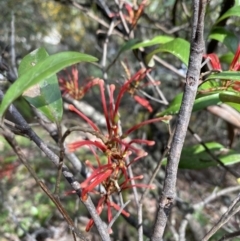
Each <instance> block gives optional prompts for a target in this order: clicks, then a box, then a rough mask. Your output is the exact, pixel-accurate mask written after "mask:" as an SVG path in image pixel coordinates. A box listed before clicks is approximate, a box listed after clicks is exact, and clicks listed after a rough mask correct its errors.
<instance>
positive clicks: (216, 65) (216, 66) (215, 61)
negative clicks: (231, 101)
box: [203, 45, 240, 91]
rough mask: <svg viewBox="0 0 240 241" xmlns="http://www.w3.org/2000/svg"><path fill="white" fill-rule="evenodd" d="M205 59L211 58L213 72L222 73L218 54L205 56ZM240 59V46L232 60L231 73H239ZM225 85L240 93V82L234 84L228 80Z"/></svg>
mask: <svg viewBox="0 0 240 241" xmlns="http://www.w3.org/2000/svg"><path fill="white" fill-rule="evenodd" d="M203 57H204V58H209V60H210V64H211V66H212V69H213V70H218V71H222V67H221V64H220V60H219V58H218V56H217V55H216V54H214V53H212V54H205V55H203ZM239 58H240V45H239V46H238V48H237V51H236V53H235V55H234V58H233V60H232V63H231V64H230V67H229V70H230V71H239V70H240V61H239ZM225 85H226V87H227V88H228V87H232V88H233V89H234V90H236V91H240V81H234V82H233V83H232V82H230V81H229V80H228V81H227V82H226V84H225Z"/></svg>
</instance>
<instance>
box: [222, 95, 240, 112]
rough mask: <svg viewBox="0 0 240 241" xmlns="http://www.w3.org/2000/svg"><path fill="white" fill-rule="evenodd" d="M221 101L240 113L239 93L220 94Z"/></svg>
mask: <svg viewBox="0 0 240 241" xmlns="http://www.w3.org/2000/svg"><path fill="white" fill-rule="evenodd" d="M219 99H220V100H221V101H222V102H223V103H225V104H227V105H229V106H231V107H233V108H234V109H236V110H237V111H239V112H240V93H239V92H238V93H236V92H230V93H228V92H223V93H220V94H219Z"/></svg>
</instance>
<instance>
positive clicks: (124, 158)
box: [68, 70, 170, 231]
mask: <svg viewBox="0 0 240 241" xmlns="http://www.w3.org/2000/svg"><path fill="white" fill-rule="evenodd" d="M145 74H146V70H141V71H139V72H137V73H136V74H135V75H134V76H133V77H132V78H130V79H129V80H128V81H126V82H125V83H124V84H123V86H122V87H121V88H120V90H119V93H118V94H117V96H116V101H115V98H114V92H115V85H110V86H109V91H108V93H109V100H108V104H107V100H106V96H105V90H104V81H103V80H101V79H95V80H93V82H94V83H97V84H98V86H99V89H100V95H101V102H102V108H103V113H104V116H105V120H106V126H107V134H106V133H104V132H102V131H101V130H100V129H99V128H98V127H97V126H96V125H95V124H94V123H93V122H92V121H91V120H90V119H89V118H88V117H87V116H85V115H84V114H83V113H82V112H80V111H79V110H77V109H76V108H75V107H74V106H73V105H69V109H70V110H71V111H74V112H75V113H77V114H78V115H79V116H80V118H82V119H83V120H84V121H86V122H87V123H88V124H89V126H90V127H91V129H92V130H88V132H90V133H91V134H93V135H95V136H96V137H98V140H95V141H92V140H79V141H76V142H74V143H71V144H69V145H68V149H69V151H75V150H76V149H77V148H80V147H82V146H88V147H89V148H90V150H91V151H92V153H93V155H94V156H95V158H96V160H97V163H98V166H97V167H93V165H92V164H91V163H90V161H87V162H86V164H87V166H88V167H89V168H90V169H91V171H92V172H91V175H90V176H89V177H88V178H87V179H86V180H85V181H83V182H82V183H81V184H80V186H81V188H82V193H81V199H82V200H83V201H84V200H86V199H87V197H88V194H89V193H91V192H94V193H96V191H95V189H96V187H97V186H98V185H102V186H103V187H104V189H105V192H104V193H100V195H101V198H100V199H99V202H98V205H97V212H98V214H100V213H101V212H102V210H103V208H104V206H105V205H106V207H107V210H108V221H109V222H110V221H111V220H112V212H111V209H112V208H114V209H115V210H117V211H119V210H121V207H120V206H119V205H117V204H116V203H114V202H112V201H111V199H110V197H111V195H112V194H114V193H119V192H121V191H123V190H125V189H129V188H132V187H133V186H136V187H144V188H153V186H148V185H144V184H134V185H133V184H132V182H131V181H132V180H133V179H134V180H136V179H142V178H143V176H142V175H140V176H136V177H133V178H130V177H129V174H128V167H129V166H130V165H132V164H133V163H135V162H136V161H138V160H139V159H140V158H142V157H144V156H146V155H147V153H146V152H144V151H143V150H142V149H139V147H137V145H142V144H144V145H149V146H151V145H154V141H150V140H143V139H132V140H130V141H126V137H128V136H129V135H130V134H131V133H132V132H133V131H135V130H136V129H138V128H140V127H142V126H143V125H147V124H150V123H153V122H158V121H161V120H166V121H167V120H169V119H170V117H168V116H165V117H160V118H155V119H150V120H147V121H143V122H141V123H139V124H137V125H134V126H133V127H131V128H129V129H128V130H126V131H125V132H124V133H122V131H121V128H120V126H119V118H120V115H119V105H120V101H121V99H122V97H123V96H124V94H125V93H127V92H128V91H129V89H130V88H131V86H130V85H131V84H132V82H133V81H140V79H142V77H143V76H145ZM99 151H100V152H101V153H103V154H104V155H105V156H106V157H107V163H106V164H103V163H101V161H100V158H99V155H98V152H99ZM132 156H134V157H133V158H132ZM130 158H131V159H130ZM129 160H130V161H129ZM121 213H122V214H123V215H125V216H129V213H127V212H126V211H124V210H122V211H121ZM93 224H94V221H93V220H92V219H91V220H90V221H89V223H88V225H87V227H86V230H87V231H88V230H90V228H91V227H92V225H93Z"/></svg>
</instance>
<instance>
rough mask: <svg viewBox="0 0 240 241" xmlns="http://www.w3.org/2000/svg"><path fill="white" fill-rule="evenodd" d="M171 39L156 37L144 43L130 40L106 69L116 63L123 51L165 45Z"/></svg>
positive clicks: (168, 37)
mask: <svg viewBox="0 0 240 241" xmlns="http://www.w3.org/2000/svg"><path fill="white" fill-rule="evenodd" d="M172 39H173V37H170V36H156V37H154V38H153V39H151V40H144V41H140V40H139V39H130V40H129V41H127V42H126V43H125V44H124V45H123V46H122V47H121V48H120V50H119V51H118V53H117V55H116V57H115V58H114V60H113V61H112V63H111V64H110V65H109V66H108V68H109V67H111V66H112V65H113V64H114V63H115V62H116V60H117V59H118V57H119V56H120V55H121V54H122V53H123V52H125V51H128V50H134V49H139V48H141V47H142V48H144V47H149V46H152V45H156V44H161V43H166V42H169V41H171V40H172ZM148 62H150V61H148Z"/></svg>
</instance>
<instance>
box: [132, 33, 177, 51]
mask: <svg viewBox="0 0 240 241" xmlns="http://www.w3.org/2000/svg"><path fill="white" fill-rule="evenodd" d="M173 39H174V38H173V37H170V36H165V35H161V36H156V37H154V38H153V39H148V40H145V41H142V42H140V43H137V44H134V45H133V46H132V47H131V49H138V48H144V47H150V46H153V45H157V44H165V43H167V42H169V41H172V40H173Z"/></svg>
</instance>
